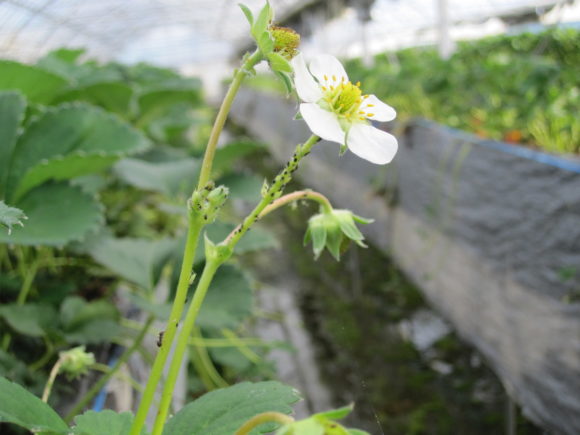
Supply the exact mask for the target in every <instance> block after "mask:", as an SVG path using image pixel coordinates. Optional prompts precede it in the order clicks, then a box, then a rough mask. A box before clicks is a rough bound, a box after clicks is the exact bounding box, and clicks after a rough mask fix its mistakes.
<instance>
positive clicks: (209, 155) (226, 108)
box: [197, 50, 262, 189]
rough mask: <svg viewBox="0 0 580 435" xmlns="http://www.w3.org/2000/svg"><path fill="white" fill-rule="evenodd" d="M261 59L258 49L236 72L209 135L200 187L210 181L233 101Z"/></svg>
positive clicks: (199, 182) (200, 176)
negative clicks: (249, 72)
mask: <svg viewBox="0 0 580 435" xmlns="http://www.w3.org/2000/svg"><path fill="white" fill-rule="evenodd" d="M261 60H262V53H260V51H259V50H256V51H255V52H254V53H253V54H252V55H251V56H250V57H248V58H247V59H246V61H245V62H244V64H243V65H242V67H241V68H240V69H239V70H237V71H236V73H235V74H234V79H233V80H232V83H231V84H230V87H229V89H228V92H227V93H226V96H225V97H224V100H223V102H222V105H221V107H220V109H219V112H218V114H217V117H216V120H215V122H214V124H213V128H212V130H211V133H210V136H209V141H208V143H207V147H206V149H205V155H204V156H203V163H202V165H201V172H200V174H199V180H198V183H197V188H198V189H203V188H204V187H205V185H206V184H207V182H208V181H209V177H210V174H211V167H212V163H213V158H214V155H215V150H216V147H217V143H218V139H219V137H220V134H221V132H222V130H223V128H224V124H225V122H226V119H227V117H228V114H229V113H230V109H231V107H232V103H233V102H234V97H235V96H236V94H237V93H238V90H239V89H240V85H241V84H242V81H243V80H244V78H245V77H246V75H248V71H249V70H251V69H252V68H253V67H254V65H256V64H257V63H258V62H260V61H261Z"/></svg>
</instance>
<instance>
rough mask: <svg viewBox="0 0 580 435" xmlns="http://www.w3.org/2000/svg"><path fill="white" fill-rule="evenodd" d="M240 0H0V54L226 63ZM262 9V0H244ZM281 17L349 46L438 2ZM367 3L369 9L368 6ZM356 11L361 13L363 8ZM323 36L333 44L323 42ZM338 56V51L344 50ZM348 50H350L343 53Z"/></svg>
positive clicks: (484, 3) (393, 0)
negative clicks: (62, 52) (80, 53)
mask: <svg viewBox="0 0 580 435" xmlns="http://www.w3.org/2000/svg"><path fill="white" fill-rule="evenodd" d="M237 3H238V1H237V0H236V1H234V0H189V1H186V0H131V1H120V0H99V1H79V0H3V1H1V0H0V35H1V36H0V55H1V56H2V57H9V58H14V59H19V60H27V61H30V60H34V59H36V58H38V57H39V56H42V55H43V54H45V53H46V52H48V51H50V50H51V49H54V48H58V47H62V46H67V47H85V48H87V49H88V52H89V55H91V56H93V57H97V58H99V59H102V60H109V59H117V60H121V61H126V62H136V61H141V60H144V61H149V62H152V63H157V64H161V65H168V66H174V67H185V66H195V65H198V66H199V65H203V64H208V63H215V62H219V61H223V60H225V59H227V58H228V57H230V56H231V54H232V53H234V52H236V51H237V50H239V49H240V48H242V47H244V46H245V45H247V44H248V43H249V40H248V37H247V35H248V25H247V23H246V21H245V19H244V17H243V14H242V13H241V11H240V10H239V9H238V7H237ZM244 3H246V4H247V5H248V6H249V7H250V8H251V9H253V10H257V9H258V8H259V7H260V6H261V5H262V4H263V0H244ZM447 3H448V8H449V15H450V20H451V22H458V21H465V20H467V21H482V20H485V19H487V18H490V17H497V16H500V17H504V18H505V17H510V16H518V15H526V14H529V13H532V15H533V14H535V13H536V12H537V13H538V14H541V13H544V12H546V11H547V9H546V8H548V9H549V8H551V7H553V6H554V5H556V4H558V3H562V4H563V3H567V4H568V3H572V2H571V1H570V0H566V1H558V0H447ZM271 4H272V5H273V6H274V8H275V10H276V14H277V15H276V17H277V19H278V20H280V21H282V22H284V21H290V22H293V23H294V22H298V24H299V25H301V26H302V27H304V28H306V29H307V30H308V31H307V32H306V33H308V34H312V37H311V38H310V46H312V45H315V46H324V45H327V46H328V47H327V48H328V49H329V50H330V51H335V52H336V51H337V50H342V51H343V52H344V51H345V50H347V49H348V48H349V47H350V46H351V45H352V43H353V41H356V40H357V39H359V38H360V31H358V28H357V26H352V25H349V24H351V23H353V22H358V18H357V17H361V16H363V15H365V14H366V18H367V19H370V21H368V23H367V28H368V30H369V32H368V34H369V35H370V36H369V37H370V38H371V41H370V42H371V43H373V41H384V40H386V39H389V38H393V40H394V39H396V35H398V34H403V33H406V34H408V33H409V32H411V33H413V32H414V33H417V32H421V31H424V30H425V29H428V28H433V27H434V26H435V25H436V17H437V13H436V4H437V0H329V1H322V0H271ZM365 4H368V5H370V9H368V10H367V11H366V12H365V11H362V13H361V6H363V5H365ZM357 12H358V14H357ZM325 38H326V40H327V41H328V40H329V39H330V40H331V42H334V44H325ZM338 54H340V53H338ZM343 54H344V53H343Z"/></svg>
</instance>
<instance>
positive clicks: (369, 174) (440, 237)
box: [232, 90, 580, 434]
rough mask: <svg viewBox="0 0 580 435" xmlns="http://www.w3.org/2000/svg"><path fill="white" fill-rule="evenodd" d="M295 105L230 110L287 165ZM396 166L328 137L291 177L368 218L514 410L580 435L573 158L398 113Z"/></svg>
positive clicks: (577, 177)
mask: <svg viewBox="0 0 580 435" xmlns="http://www.w3.org/2000/svg"><path fill="white" fill-rule="evenodd" d="M296 110H297V108H296V105H295V103H294V102H292V101H287V102H283V101H280V100H279V98H278V97H271V96H269V95H267V94H260V93H258V92H256V91H251V90H243V91H242V92H241V93H240V95H239V97H238V99H237V101H236V103H235V105H234V108H233V112H232V114H233V118H234V119H236V120H238V121H239V122H240V123H243V124H245V125H247V126H248V127H249V128H250V129H251V131H252V133H253V134H255V135H256V136H257V137H258V138H260V139H261V140H264V141H266V142H267V143H268V144H269V145H270V147H271V151H272V154H273V155H274V157H275V158H277V159H279V160H280V161H285V160H286V159H287V158H288V157H289V156H290V154H291V150H292V149H293V146H294V145H295V144H296V143H298V142H301V141H303V140H305V138H307V137H308V135H309V132H308V130H307V128H306V126H305V124H304V123H303V122H301V121H294V122H286V121H285V120H286V119H291V117H292V115H293V114H294V113H295V112H296ZM399 139H400V150H399V153H398V155H397V156H396V157H395V161H394V162H393V164H391V165H389V166H386V167H379V166H374V165H370V164H368V163H366V162H364V161H362V160H360V159H357V158H355V157H354V156H352V155H351V154H349V153H347V154H346V155H344V156H343V157H340V158H339V157H338V146H337V145H336V144H330V143H322V144H320V145H318V146H317V147H315V151H314V152H313V154H314V158H312V159H309V160H308V161H305V162H304V165H303V167H302V168H301V170H300V171H299V172H298V173H297V174H298V176H299V177H301V178H302V180H304V182H305V184H306V185H309V186H311V187H312V188H314V189H317V190H321V191H322V192H325V193H329V196H330V198H331V199H332V200H333V202H334V203H335V204H336V206H338V207H344V208H350V209H352V210H353V211H355V212H356V213H357V214H360V215H363V216H366V217H372V218H374V219H375V220H376V222H375V223H374V224H373V225H369V226H367V227H366V228H364V230H365V232H366V235H367V237H368V239H369V240H370V241H371V242H372V243H373V244H375V245H376V246H378V247H380V248H381V249H383V250H385V251H386V252H388V253H389V255H390V256H391V257H392V258H393V259H394V260H395V261H396V262H397V264H398V266H399V267H401V268H402V269H403V270H404V271H405V273H406V274H407V275H408V276H410V277H411V278H412V279H413V280H414V281H415V283H416V284H417V285H418V286H419V287H420V288H421V290H422V291H423V292H424V294H425V295H426V296H427V298H428V299H429V300H430V301H431V303H432V304H433V305H434V306H436V307H437V308H438V309H439V310H440V312H441V313H442V314H443V315H444V316H445V317H446V318H447V319H448V320H449V321H451V322H452V323H453V325H454V326H455V328H456V329H457V331H458V332H459V334H460V335H461V336H462V337H463V338H464V339H466V340H467V341H469V342H471V343H472V344H473V345H475V346H476V347H477V348H478V349H479V350H480V351H481V352H482V353H483V355H484V356H485V357H486V358H487V359H488V361H489V363H490V364H491V365H492V366H493V367H494V369H495V371H496V373H497V374H498V375H499V376H500V378H501V379H502V380H503V382H504V384H505V386H506V388H507V390H508V391H509V392H510V394H511V395H512V396H513V397H514V398H515V399H516V400H517V401H518V402H519V404H520V405H521V406H522V407H523V410H524V412H525V413H526V415H528V416H529V417H530V418H532V419H533V420H534V421H536V422H538V423H539V424H541V425H542V426H544V427H545V428H546V429H548V430H553V431H556V432H559V433H568V434H575V433H579V432H580V395H579V392H580V161H578V160H577V159H574V158H570V159H567V158H561V157H555V156H551V155H548V154H544V153H540V152H536V151H532V150H530V149H526V148H523V147H519V146H514V145H509V144H505V143H502V142H496V141H489V140H481V139H479V138H477V137H474V136H472V135H469V134H466V133H463V132H460V131H456V130H452V129H449V128H446V127H443V126H441V125H438V124H435V123H431V122H428V121H425V120H415V121H412V122H411V123H409V125H408V126H407V127H406V129H405V132H404V134H402V135H401V137H400V138H399Z"/></svg>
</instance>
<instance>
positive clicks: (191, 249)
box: [130, 50, 262, 435]
mask: <svg viewBox="0 0 580 435" xmlns="http://www.w3.org/2000/svg"><path fill="white" fill-rule="evenodd" d="M261 60H262V54H261V53H260V51H259V50H256V51H255V52H254V53H253V54H252V55H251V56H249V57H248V58H247V59H246V61H245V62H244V64H243V65H242V67H241V68H240V69H239V70H238V71H236V73H235V74H234V79H233V81H232V83H231V84H230V87H229V89H228V92H227V93H226V96H225V97H224V100H223V102H222V105H221V107H220V109H219V111H218V114H217V116H216V119H215V121H214V124H213V127H212V131H211V134H210V137H209V141H208V144H207V147H206V150H205V155H204V157H203V162H202V167H201V172H200V174H199V179H198V189H203V188H204V187H205V186H206V184H207V183H208V181H209V179H210V175H211V168H212V165H213V159H214V156H215V150H216V146H217V143H218V139H219V137H220V134H221V132H222V130H223V127H224V124H225V122H226V119H227V117H228V114H229V112H230V109H231V107H232V103H233V101H234V97H235V96H236V94H237V92H238V90H239V88H240V85H241V84H242V80H243V79H244V78H245V77H246V75H247V74H248V72H249V71H250V70H251V69H252V68H253V67H254V65H256V64H257V63H258V62H260V61H261ZM202 227H203V223H201V222H200V221H198V220H196V219H193V218H192V217H191V215H190V220H189V228H188V237H187V243H186V245H185V250H184V256H183V263H182V267H181V273H180V275H179V282H178V285H177V292H176V294H175V300H174V302H173V306H172V308H171V315H170V318H169V321H168V322H167V327H166V329H165V333H164V336H163V343H162V345H161V349H160V350H159V352H158V353H157V357H156V358H155V362H154V363H153V367H152V369H151V374H150V377H149V380H148V381H147V385H146V387H145V391H144V393H143V396H142V398H141V402H140V403H139V409H138V410H137V414H136V416H135V420H134V421H133V425H132V426H131V432H130V435H139V434H140V433H141V430H142V429H143V426H144V424H145V420H146V419H147V414H148V412H149V408H150V406H151V403H152V401H153V397H154V395H155V390H156V389H157V384H158V383H159V380H160V379H161V375H162V373H163V368H164V366H165V362H166V361H167V356H168V355H169V350H170V349H171V346H172V344H173V339H174V337H175V332H176V330H177V325H178V322H179V319H180V318H181V315H182V313H183V307H184V305H185V298H186V296H187V290H188V287H189V281H190V276H191V270H192V267H193V260H194V255H195V250H196V248H197V242H198V239H199V234H200V232H201V229H202ZM172 391H173V390H172Z"/></svg>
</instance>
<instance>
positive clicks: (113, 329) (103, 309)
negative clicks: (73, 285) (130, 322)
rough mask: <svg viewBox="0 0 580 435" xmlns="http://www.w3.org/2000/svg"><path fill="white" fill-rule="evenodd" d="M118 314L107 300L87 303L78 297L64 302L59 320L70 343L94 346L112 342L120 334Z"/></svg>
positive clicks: (72, 297)
mask: <svg viewBox="0 0 580 435" xmlns="http://www.w3.org/2000/svg"><path fill="white" fill-rule="evenodd" d="M117 319H118V312H117V309H116V308H115V306H114V305H113V304H111V303H110V302H107V301H105V300H98V301H94V302H87V301H85V300H84V299H82V298H79V297H77V296H71V297H69V298H67V299H65V300H64V302H63V304H62V305H61V307H60V315H59V320H60V324H61V328H62V333H63V334H64V338H65V339H66V341H67V342H69V343H80V344H92V343H102V342H106V341H109V340H111V339H112V338H113V337H114V336H115V335H116V334H117V333H118V332H119V325H118V323H117Z"/></svg>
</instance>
